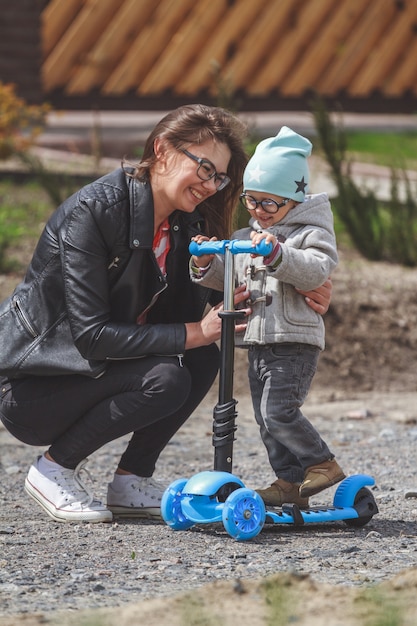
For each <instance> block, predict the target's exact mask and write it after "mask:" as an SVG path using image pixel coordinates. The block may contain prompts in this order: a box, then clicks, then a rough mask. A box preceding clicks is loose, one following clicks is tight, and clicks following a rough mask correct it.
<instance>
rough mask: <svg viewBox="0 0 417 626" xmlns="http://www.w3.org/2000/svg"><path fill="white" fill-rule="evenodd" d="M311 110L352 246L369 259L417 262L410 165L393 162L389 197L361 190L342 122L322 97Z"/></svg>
mask: <svg viewBox="0 0 417 626" xmlns="http://www.w3.org/2000/svg"><path fill="white" fill-rule="evenodd" d="M312 109H313V116H314V122H315V127H316V131H317V135H318V139H319V143H320V146H321V149H322V150H323V153H324V157H325V159H326V161H327V163H328V165H329V166H330V173H331V176H332V178H333V180H334V182H335V185H336V188H337V191H338V195H337V198H336V199H335V200H334V203H333V205H334V208H335V212H336V214H337V217H338V218H339V219H340V221H341V222H342V224H343V225H344V227H345V228H346V230H347V232H348V234H349V236H350V238H351V240H352V243H353V245H354V246H355V247H356V249H357V250H358V251H359V252H360V253H361V254H362V255H363V256H364V257H365V258H367V259H370V260H373V261H381V260H385V261H390V262H395V263H400V264H402V265H408V266H415V265H417V247H416V245H415V236H416V230H417V203H416V201H415V199H414V198H415V195H416V194H415V193H414V194H413V190H412V189H411V184H410V181H409V180H408V178H407V173H406V170H405V168H404V167H403V168H401V169H398V168H394V167H391V199H390V201H389V202H382V201H381V200H379V199H378V198H377V197H376V196H375V194H374V193H373V191H371V190H369V189H360V188H359V187H358V186H357V185H356V184H355V182H354V181H353V179H352V176H351V163H350V162H349V161H348V159H347V156H346V152H347V139H346V134H345V132H344V130H343V127H342V125H339V126H336V125H334V124H333V123H332V121H331V119H330V116H329V114H328V112H327V110H326V108H325V106H324V104H323V101H322V100H321V99H319V98H316V99H315V101H314V102H313V105H312ZM401 181H402V182H403V183H404V184H405V189H406V199H405V201H402V200H401V199H400V194H399V183H400V182H401Z"/></svg>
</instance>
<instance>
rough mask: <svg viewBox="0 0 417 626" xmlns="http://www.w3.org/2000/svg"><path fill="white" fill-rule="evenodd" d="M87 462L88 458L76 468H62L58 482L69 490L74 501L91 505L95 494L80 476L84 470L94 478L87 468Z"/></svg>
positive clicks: (88, 475)
mask: <svg viewBox="0 0 417 626" xmlns="http://www.w3.org/2000/svg"><path fill="white" fill-rule="evenodd" d="M86 463H87V460H86V459H84V460H83V461H80V463H78V465H77V467H76V468H75V469H74V470H71V469H67V470H61V472H60V476H59V480H57V482H58V484H59V486H60V487H62V488H63V489H65V491H67V492H68V494H69V496H70V498H71V499H72V500H73V501H74V502H80V504H83V505H86V506H89V505H91V504H92V502H93V501H94V496H93V494H92V492H91V491H90V489H89V488H88V487H87V485H85V484H84V482H83V480H82V478H81V476H80V474H81V472H84V473H85V474H86V475H87V477H88V478H89V479H90V480H92V477H91V474H90V472H89V471H88V470H87V469H86V468H85V465H86Z"/></svg>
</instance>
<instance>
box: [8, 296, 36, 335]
mask: <svg viewBox="0 0 417 626" xmlns="http://www.w3.org/2000/svg"><path fill="white" fill-rule="evenodd" d="M13 306H14V308H15V310H16V313H17V316H18V317H19V319H20V321H21V322H22V324H23V326H24V327H25V328H26V330H27V331H28V332H29V333H30V335H32V337H33V338H34V339H36V338H37V337H39V333H38V332H37V331H36V330H35V329H34V327H33V326H32V324H31V323H30V321H29V319H28V317H27V315H26V314H25V313H24V312H23V309H22V307H21V306H20V302H19V300H17V299H15V300H13Z"/></svg>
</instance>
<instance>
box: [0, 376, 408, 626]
mask: <svg viewBox="0 0 417 626" xmlns="http://www.w3.org/2000/svg"><path fill="white" fill-rule="evenodd" d="M244 387H245V386H244V384H243V385H242V386H241V389H239V390H238V393H237V394H236V397H237V398H238V399H239V403H238V413H239V416H238V432H237V440H236V442H235V447H234V468H233V469H234V473H235V474H237V475H238V476H240V477H241V478H242V480H243V481H244V483H245V484H246V485H247V486H248V487H259V486H265V485H267V484H269V482H271V481H272V480H273V476H272V474H271V471H270V469H269V465H268V463H267V460H266V456H265V452H264V450H263V447H262V445H261V443H260V440H259V435H258V432H257V428H256V425H255V424H254V420H253V417H252V413H251V410H250V401H249V398H248V396H247V395H246V390H245V388H244ZM216 396H217V392H216V389H215V388H214V389H213V390H212V392H211V393H210V394H209V396H208V398H207V399H206V401H205V402H204V404H202V405H201V406H200V408H199V410H198V411H197V412H196V413H195V415H194V416H193V417H192V418H191V419H190V420H189V423H188V424H186V425H185V426H184V427H183V429H182V430H181V431H180V432H179V433H178V434H177V436H176V437H175V438H174V439H173V440H172V442H171V443H170V445H169V446H168V447H167V449H166V450H165V452H164V453H163V455H162V456H161V459H160V463H159V467H158V472H157V478H158V479H160V480H164V481H165V482H166V483H167V484H168V483H170V482H171V481H173V480H175V479H176V478H179V477H190V476H192V475H193V474H194V473H196V472H198V471H201V470H205V469H211V468H212V464H213V449H212V447H211V417H212V407H213V405H214V404H215V402H216V399H217V397H216ZM416 400H417V393H401V394H395V393H389V394H383V393H377V392H369V393H366V392H365V393H358V394H352V393H351V394H349V395H348V396H346V395H345V394H342V393H341V394H340V397H338V394H337V393H335V392H334V391H333V392H332V394H331V396H330V395H329V392H328V391H326V390H324V389H316V390H315V389H314V388H313V390H312V392H311V394H310V399H309V401H308V403H307V404H306V406H305V409H306V414H307V415H308V416H309V417H310V419H311V420H312V421H313V422H314V423H315V425H316V426H317V427H318V428H319V430H320V432H321V434H322V436H323V437H324V438H325V439H326V440H327V442H328V443H329V444H330V446H331V448H332V449H333V452H334V453H335V454H336V456H337V458H338V460H339V462H340V464H341V465H342V467H343V469H344V470H345V472H346V473H347V474H354V473H366V474H371V475H372V476H373V477H374V478H375V481H376V485H375V487H373V488H372V490H373V494H374V497H375V499H376V501H377V504H378V507H379V513H378V514H377V515H376V516H375V517H373V519H372V520H371V521H370V522H369V523H368V524H367V525H366V526H364V527H363V528H360V529H352V528H349V527H347V526H346V525H345V524H344V523H343V522H338V523H334V524H321V525H311V526H305V527H304V528H296V527H293V526H284V525H283V526H279V525H273V526H270V525H268V526H266V527H265V528H264V530H263V531H262V532H261V534H260V535H258V536H257V537H256V538H254V539H253V540H251V541H246V542H236V541H235V540H234V539H232V538H231V537H230V536H229V535H228V534H227V533H226V531H225V530H224V528H223V526H222V524H220V523H219V524H210V525H199V526H194V527H193V528H192V529H190V530H188V531H179V532H176V531H173V530H171V529H170V528H169V527H168V526H166V525H165V524H163V523H159V522H151V521H136V520H135V521H132V520H119V521H117V520H116V521H115V522H114V523H112V524H61V523H57V522H54V521H53V520H52V519H50V518H48V517H47V516H46V515H45V514H44V513H43V512H42V510H41V509H40V508H39V507H38V506H37V505H35V504H34V503H32V500H31V499H30V498H29V497H28V496H27V495H26V494H25V492H24V489H23V483H24V478H25V475H26V473H27V470H28V467H29V465H30V464H31V462H32V460H33V459H34V458H35V456H36V454H38V453H40V452H42V450H41V449H40V448H39V449H37V448H30V447H28V446H25V445H23V444H20V443H19V442H17V441H15V440H14V439H13V438H12V437H10V435H9V434H8V433H7V432H6V431H5V430H4V429H3V428H0V451H1V464H0V478H1V480H0V506H1V509H0V624H3V623H6V622H3V621H2V617H1V616H3V618H4V619H6V618H7V616H12V615H15V616H16V618H18V617H20V619H21V620H23V622H24V617H25V614H27V613H35V612H45V611H50V610H52V609H54V608H58V607H59V608H60V609H61V610H67V609H71V610H74V609H85V608H95V607H102V608H103V607H111V606H121V605H126V604H128V603H133V602H138V601H140V600H143V599H145V598H155V597H163V596H168V595H169V596H172V595H174V594H177V593H179V592H183V591H189V590H192V589H195V588H197V587H201V586H202V585H205V584H206V583H210V582H214V581H237V580H239V581H245V580H249V579H256V578H259V577H262V576H265V575H269V574H275V573H279V572H297V573H300V574H310V575H311V576H312V577H313V578H314V580H316V581H317V582H321V583H330V584H333V585H343V586H363V585H371V584H374V583H379V582H381V581H384V580H387V579H390V578H392V577H393V576H394V575H396V574H398V573H399V572H401V571H402V570H404V569H407V568H411V567H413V566H415V564H416V560H417V559H416V557H417V532H416V531H417V526H416V521H417V500H416V499H414V498H413V497H410V494H411V493H412V492H414V491H417V478H416V474H415V466H416V454H415V449H416V441H417V425H416V424H417V402H416ZM125 443H126V441H125V440H118V441H116V442H113V443H112V444H109V445H108V446H106V447H105V448H103V449H102V450H100V451H98V452H97V453H96V454H94V455H93V456H92V457H91V459H90V461H89V465H88V469H89V471H90V473H91V475H92V476H93V478H94V482H95V492H96V495H98V496H100V497H103V498H104V497H105V490H106V483H107V482H108V481H109V480H110V479H111V475H112V472H113V471H114V468H115V466H116V464H117V459H118V457H119V455H120V453H121V451H122V450H123V448H124V445H125ZM334 490H335V488H331V489H329V490H327V491H326V492H323V493H321V494H319V495H317V496H315V497H314V498H313V499H312V500H311V503H312V504H331V503H332V497H333V493H334ZM8 623H12V622H8ZM13 623H15V622H13Z"/></svg>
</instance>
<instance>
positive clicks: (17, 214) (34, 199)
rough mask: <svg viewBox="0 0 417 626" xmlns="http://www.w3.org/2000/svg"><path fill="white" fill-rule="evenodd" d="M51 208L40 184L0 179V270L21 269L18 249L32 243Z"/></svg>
mask: <svg viewBox="0 0 417 626" xmlns="http://www.w3.org/2000/svg"><path fill="white" fill-rule="evenodd" d="M53 208H54V207H53V206H52V204H51V201H50V199H49V197H48V194H47V193H46V192H45V191H44V189H43V188H42V187H41V186H40V185H39V184H37V183H35V182H31V183H19V184H16V183H13V182H11V181H7V180H6V181H0V272H4V273H7V272H10V271H14V270H18V269H21V263H20V259H19V258H18V257H19V250H21V249H22V248H23V247H24V246H25V245H31V246H34V245H35V242H36V239H37V238H38V236H39V234H40V232H41V230H42V228H43V226H44V224H45V222H46V220H47V219H48V217H49V215H50V213H51V212H52V210H53Z"/></svg>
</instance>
